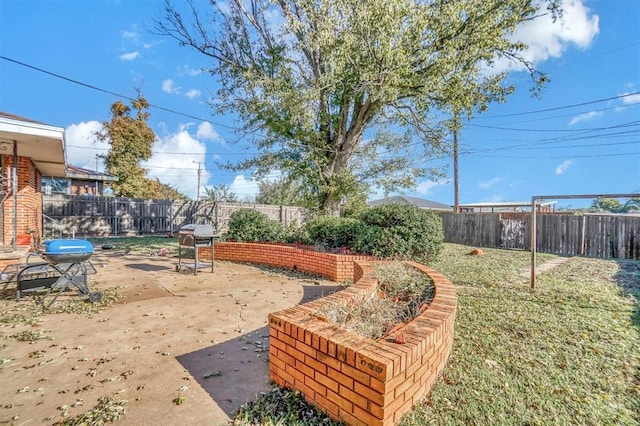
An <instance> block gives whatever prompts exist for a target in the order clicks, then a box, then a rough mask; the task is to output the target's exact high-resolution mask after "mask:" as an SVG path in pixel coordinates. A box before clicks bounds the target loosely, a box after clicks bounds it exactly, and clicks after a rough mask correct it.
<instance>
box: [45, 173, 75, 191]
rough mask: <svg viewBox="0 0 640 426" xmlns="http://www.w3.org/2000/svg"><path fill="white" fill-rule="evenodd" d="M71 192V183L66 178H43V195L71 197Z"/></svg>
mask: <svg viewBox="0 0 640 426" xmlns="http://www.w3.org/2000/svg"><path fill="white" fill-rule="evenodd" d="M70 191H71V181H70V180H69V179H64V178H55V177H43V178H42V193H43V194H47V195H51V194H64V195H69V194H70Z"/></svg>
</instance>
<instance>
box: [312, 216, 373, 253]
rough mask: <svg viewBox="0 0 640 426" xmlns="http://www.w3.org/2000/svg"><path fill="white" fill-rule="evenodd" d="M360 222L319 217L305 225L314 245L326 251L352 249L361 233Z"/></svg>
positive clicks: (332, 217) (341, 218) (340, 218)
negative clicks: (343, 248)
mask: <svg viewBox="0 0 640 426" xmlns="http://www.w3.org/2000/svg"><path fill="white" fill-rule="evenodd" d="M360 226H361V224H360V221H359V220H358V219H349V218H343V217H335V216H319V217H316V218H314V219H311V220H310V221H308V222H307V223H306V224H305V225H304V231H305V233H306V235H307V236H308V239H309V240H310V241H311V243H312V244H318V245H321V246H322V247H323V248H325V249H332V248H342V247H352V246H353V242H354V240H355V237H356V235H357V234H358V233H359V232H360Z"/></svg>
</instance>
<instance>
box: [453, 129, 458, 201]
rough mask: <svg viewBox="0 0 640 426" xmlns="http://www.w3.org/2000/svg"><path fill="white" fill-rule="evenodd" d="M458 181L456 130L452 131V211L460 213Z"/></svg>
mask: <svg viewBox="0 0 640 426" xmlns="http://www.w3.org/2000/svg"><path fill="white" fill-rule="evenodd" d="M459 185H460V182H459V180H458V131H457V130H454V131H453V193H454V211H455V213H460V186H459Z"/></svg>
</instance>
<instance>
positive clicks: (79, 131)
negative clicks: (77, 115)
mask: <svg viewBox="0 0 640 426" xmlns="http://www.w3.org/2000/svg"><path fill="white" fill-rule="evenodd" d="M101 130H102V123H100V122H99V121H95V120H93V121H86V122H81V123H78V124H72V125H70V126H69V127H67V128H66V129H65V131H64V136H65V142H66V149H67V163H68V164H71V165H73V166H78V167H83V168H85V169H90V170H96V155H104V154H106V153H107V152H109V147H110V145H109V142H107V141H104V142H101V141H99V140H98V138H97V137H96V133H97V132H99V131H101ZM97 169H98V171H100V172H102V171H104V163H103V162H102V161H101V160H98V167H97Z"/></svg>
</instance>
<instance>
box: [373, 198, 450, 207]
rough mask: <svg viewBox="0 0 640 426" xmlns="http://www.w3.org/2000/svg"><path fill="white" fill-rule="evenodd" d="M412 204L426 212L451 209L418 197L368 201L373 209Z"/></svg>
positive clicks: (445, 205) (446, 205)
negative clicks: (383, 205)
mask: <svg viewBox="0 0 640 426" xmlns="http://www.w3.org/2000/svg"><path fill="white" fill-rule="evenodd" d="M394 203H399V204H412V205H414V206H416V207H420V208H421V209H428V210H440V211H451V210H452V208H451V206H450V205H448V204H443V203H438V202H437V201H431V200H425V199H424V198H418V197H407V196H404V195H397V196H393V197H386V198H382V199H380V200H373V201H369V206H370V207H374V206H378V205H380V204H394Z"/></svg>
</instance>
